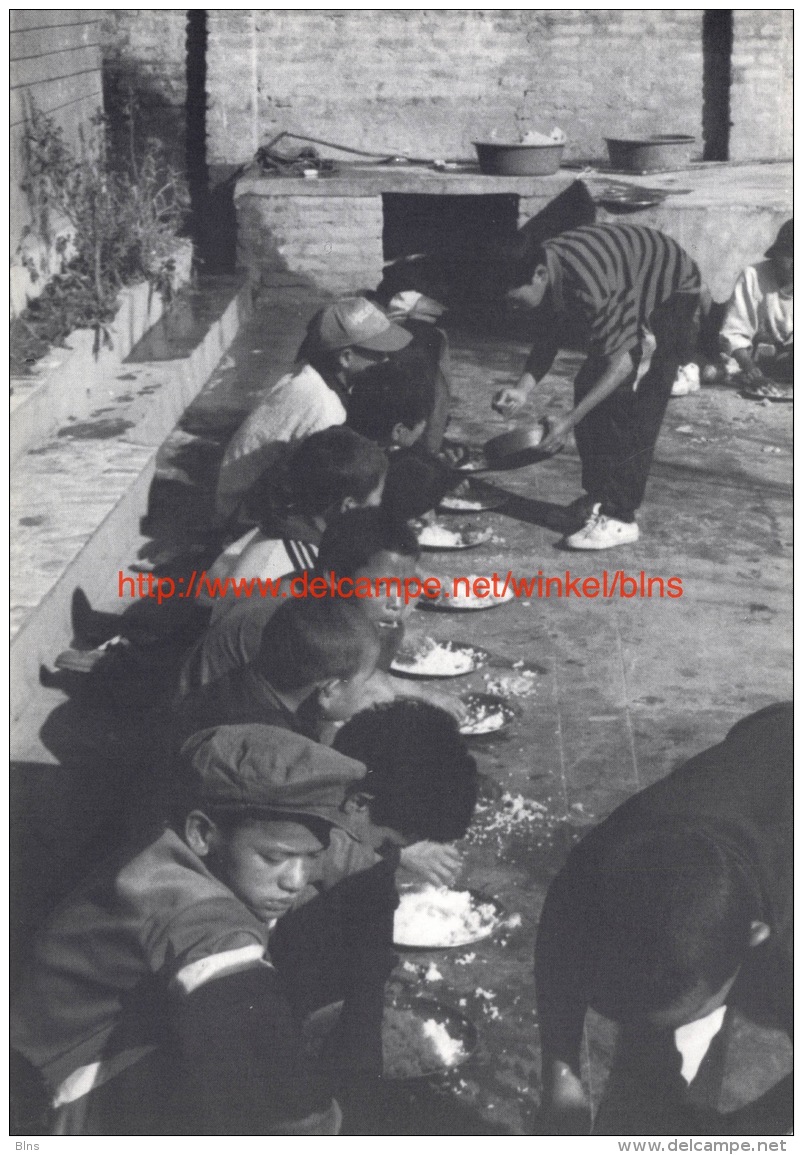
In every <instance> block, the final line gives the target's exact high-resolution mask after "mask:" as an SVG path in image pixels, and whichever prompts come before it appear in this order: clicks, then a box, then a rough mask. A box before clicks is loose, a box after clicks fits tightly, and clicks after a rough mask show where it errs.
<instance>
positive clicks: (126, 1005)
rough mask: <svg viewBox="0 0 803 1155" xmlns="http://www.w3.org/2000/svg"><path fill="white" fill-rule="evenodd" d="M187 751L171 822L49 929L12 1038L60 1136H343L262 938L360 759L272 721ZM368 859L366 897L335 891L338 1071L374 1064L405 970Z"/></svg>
mask: <svg viewBox="0 0 803 1155" xmlns="http://www.w3.org/2000/svg"><path fill="white" fill-rule="evenodd" d="M183 755H184V759H185V767H186V769H187V771H188V773H187V787H188V793H187V798H186V801H185V803H184V805H183V806H182V807H181V808H180V811H179V813H178V818H177V821H176V822H175V825H174V826H172V828H171V827H168V828H166V829H164V830H162V832H161V833H159V834H158V835H157V836H156V837H154V838H151V839H150V840H149V841H148V842H147V843H146V844H145V845H144V846H143V847H141V848H140V849H138V850H137V852H136V853H134V854H133V855H126V856H121V858H120V860H119V861H118V862H116V863H110V864H108V865H107V866H106V867H105V868H102V869H101V870H100V871H98V872H96V873H95V874H94V875H93V876H92V877H91V878H89V879H88V880H87V881H86V882H85V883H84V884H83V885H82V886H81V887H79V889H78V890H77V891H76V892H75V893H74V894H73V895H72V896H71V897H70V898H69V899H67V901H66V902H65V903H64V904H62V906H61V907H60V908H59V909H58V910H57V911H56V912H55V913H54V914H53V915H52V916H51V918H50V920H49V922H48V923H47V924H46V926H45V927H44V928H43V930H42V932H41V934H40V936H39V939H38V943H37V947H36V954H35V957H34V961H33V963H32V965H31V966H30V967H29V968H28V970H27V972H26V975H25V978H24V981H23V984H22V989H21V990H20V992H19V994H18V996H17V997H16V999H15V1002H14V1008H13V1011H12V1043H13V1046H14V1047H15V1049H16V1051H17V1052H19V1053H21V1054H22V1055H23V1056H24V1057H25V1059H26V1060H27V1061H28V1062H29V1063H30V1064H32V1065H33V1066H34V1067H35V1068H37V1069H38V1070H39V1071H40V1072H41V1074H42V1076H43V1078H44V1082H45V1084H46V1086H47V1088H48V1091H49V1093H50V1102H51V1106H52V1116H51V1133H53V1134H62V1135H69V1134H73V1135H112V1134H117V1135H135V1134H138V1135H145V1134H156V1135H163V1134H179V1135H180V1134H196V1135H205V1134H206V1135H211V1134H222V1135H232V1134H275V1135H334V1134H337V1133H338V1130H339V1125H340V1112H339V1109H338V1107H337V1104H336V1102H335V1101H334V1100H333V1098H332V1094H331V1086H327V1085H324V1083H323V1082H321V1080H320V1079H318V1078H316V1077H315V1076H313V1074H312V1073H311V1071H310V1069H309V1066H308V1064H307V1062H306V1060H305V1058H304V1055H303V1053H302V1048H301V1046H300V1039H299V1023H298V1021H297V1019H296V1017H295V1014H294V1011H293V1009H292V1007H293V1004H294V1002H295V1000H294V996H293V980H294V976H293V974H292V973H287V972H286V971H285V972H283V971H282V969H281V966H279V967H278V968H277V966H276V965H275V964H274V962H273V961H272V959H271V957H270V945H269V935H270V933H271V930H272V928H273V926H274V925H275V924H276V922H277V920H279V919H281V918H282V917H283V916H285V915H286V913H287V911H288V910H289V909H290V906H291V905H292V904H293V902H294V901H295V900H296V899H297V898H298V896H299V895H300V894H301V892H302V891H303V890H304V888H305V887H306V885H307V883H308V881H309V879H310V878H311V877H312V876H313V874H314V872H315V869H316V868H315V866H314V863H315V861H316V859H317V858H318V857H319V856H320V855H321V854H322V853H323V852H324V850H325V848H326V846H327V844H328V842H329V835H330V832H331V830H332V828H333V827H336V826H340V827H342V828H344V829H347V828H348V819H347V817H346V813H345V808H344V802H345V796H346V791H347V790H348V789H349V787H351V786H352V785H353V784H354V783H356V782H357V781H358V780H359V779H361V778H362V776H363V775H364V767H363V766H362V765H361V764H360V763H358V762H355V761H354V760H352V759H351V758H347V757H345V756H343V755H341V754H338V753H336V752H334V751H332V750H329V749H327V748H325V747H322V746H319V745H317V744H316V743H313V742H311V741H309V740H308V739H306V738H303V737H302V736H300V735H297V734H291V733H288V732H286V731H283V730H276V729H274V728H272V727H268V726H246V727H239V726H237V727H221V728H220V729H218V730H209V731H205V732H203V733H201V734H198V735H196V736H194V738H193V739H192V740H191V741H190V742H188V743H187V745H186V747H185V749H184V751H183ZM344 837H345V835H344ZM369 873H371V874H372V877H371V878H370V880H368V875H366V877H365V879H363V880H362V881H363V882H365V881H370V883H371V885H372V887H373V889H372V890H371V892H370V893H367V892H366V890H365V887H364V886H363V889H362V890H360V888H359V885H358V886H357V888H356V889H354V887H352V890H351V891H348V892H346V893H343V892H338V891H337V888H335V890H333V891H332V892H331V894H332V896H333V897H332V899H331V901H330V902H329V906H328V908H327V909H328V910H329V916H330V923H331V925H332V926H334V925H335V924H337V925H339V926H341V933H340V935H339V938H338V937H337V936H336V935H335V936H334V938H333V937H332V936H331V935H330V940H331V941H335V942H337V943H338V944H339V949H340V951H341V954H340V957H338V958H334V957H330V958H329V960H328V962H329V966H328V968H327V974H326V975H324V976H322V977H321V986H320V993H321V994H322V997H324V998H330V997H331V995H332V994H333V993H334V994H336V995H337V994H339V997H340V998H345V1005H344V1011H343V1014H342V1016H341V1020H340V1025H339V1028H338V1031H337V1032H336V1035H335V1037H334V1038H333V1040H332V1041H331V1044H330V1046H331V1059H332V1064H333V1069H338V1070H341V1071H342V1070H345V1071H348V1072H359V1073H378V1072H379V1071H381V1042H380V1029H381V1006H382V997H383V991H384V984H385V981H386V978H387V974H388V973H389V971H390V968H391V966H392V956H391V953H390V950H389V943H390V938H391V931H392V918H393V906H394V904H395V898H394V895H393V891H392V880H390V881H389V880H388V878H387V877H385V876H382V877H380V876H378V875H376V874H375V873H373V872H369ZM322 901H323V902H324V903H326V901H327V900H326V898H324V900H322ZM341 924H342V925H341ZM285 939H286V941H287V936H285ZM333 985H334V986H337V987H339V991H333V990H330V989H328V988H331V987H332V986H333ZM304 997H307V996H306V995H305V996H304Z"/></svg>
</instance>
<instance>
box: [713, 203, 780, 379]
mask: <svg viewBox="0 0 803 1155" xmlns="http://www.w3.org/2000/svg"><path fill="white" fill-rule="evenodd" d="M794 248H795V246H794V222H793V221H792V220H788V221H786V222H785V224H783V225H782V226H781V229H780V231H779V233H778V236H777V237H776V238H775V241H774V242H773V244H772V245H771V246H770V247H769V248H768V249H767V251H766V253H765V254H764V256H765V257H766V260H763V261H759V263H758V264H756V265H748V266H747V268H746V269H743V270H742V272H741V273H740V274H739V278H738V280H737V281H736V286H735V288H734V290H733V294H732V296H731V299H730V301H729V302H728V307H727V311H726V313H725V319H724V321H723V322H722V329H721V332H720V338H719V340H720V347H721V349H722V353H723V355H724V356H725V357H726V358H729V359H730V365H731V367H732V368H733V369H734V370H735V371H738V372H739V373H741V375H742V377H743V378H744V379H745V380H746V381H747V383H748V384H750V385H754V386H755V385H765V384H766V383H767V380H768V377H769V378H772V379H774V380H777V381H784V382H788V383H791V381H792V372H793V368H794V360H793V358H794V318H793V311H794V295H793V294H794V271H795V251H794ZM762 346H768V348H766V349H762V348H761V347H762ZM762 354H763V356H762ZM762 366H763V368H762Z"/></svg>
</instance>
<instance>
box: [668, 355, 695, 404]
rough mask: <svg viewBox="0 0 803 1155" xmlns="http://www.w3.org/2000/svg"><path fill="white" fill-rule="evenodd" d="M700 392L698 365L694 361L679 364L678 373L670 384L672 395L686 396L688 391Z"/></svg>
mask: <svg viewBox="0 0 803 1155" xmlns="http://www.w3.org/2000/svg"><path fill="white" fill-rule="evenodd" d="M699 392H700V366H699V365H698V364H697V363H696V361H691V362H690V363H689V364H688V365H681V366H680V368H679V369H678V375H677V377H676V378H675V383H674V385H673V386H672V396H673V397H686V396H687V394H689V393H699Z"/></svg>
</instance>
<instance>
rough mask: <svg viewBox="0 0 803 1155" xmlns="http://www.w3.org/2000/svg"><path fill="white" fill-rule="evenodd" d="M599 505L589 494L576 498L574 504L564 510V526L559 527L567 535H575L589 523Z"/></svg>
mask: <svg viewBox="0 0 803 1155" xmlns="http://www.w3.org/2000/svg"><path fill="white" fill-rule="evenodd" d="M596 505H597V503H596V502H595V501H594V498H593V497H589V495H588V494H587V493H584V494H582V495H581V496H580V497H576V498H575V499H574V501H573V502H571V503H570V504H569V505H566V506H564V508H563V524H562V525H561V526H560V527H559V528H561V529H562V530H563V532H564V533H565V534H570V533H574V532H575V531H576V530H578V529H582V527H583V526H584V525H585V523H586V522H587V521H588V519H589V517H590V516H591V514H592V513H593V512H594V508H595V506H596Z"/></svg>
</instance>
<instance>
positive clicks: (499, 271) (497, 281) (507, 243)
mask: <svg viewBox="0 0 803 1155" xmlns="http://www.w3.org/2000/svg"><path fill="white" fill-rule="evenodd" d="M487 278H488V281H489V282H490V284H491V286H492V289H489V291H492V292H493V293H494V294H501V296H503V297H506V298H507V300H508V301H512V302H513V303H514V304H516V305H519V306H522V307H524V308H529V309H537V308H538V306H539V305H540V304H541V302H542V301H543V299H544V296H545V295H546V291H547V288H548V287H549V272H548V269H547V260H546V252H545V250H544V247H543V245H541V244H538V243H537V242H534V241H533V240H532V239H531V237H530V236H528V234H526V233H521V232H519V233H517V234H516V235H515V236H513V237H510V238H508V239H506V240H503V241H498V242H495V244H494V249H493V251H492V252H490V253H489V254H488V259H487Z"/></svg>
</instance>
